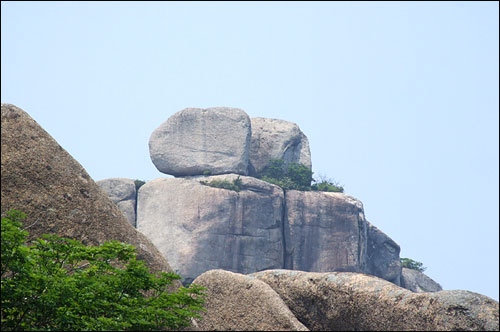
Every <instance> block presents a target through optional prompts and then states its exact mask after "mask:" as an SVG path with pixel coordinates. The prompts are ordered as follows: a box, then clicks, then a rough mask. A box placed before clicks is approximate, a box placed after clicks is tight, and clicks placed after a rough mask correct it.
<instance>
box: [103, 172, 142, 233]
mask: <svg viewBox="0 0 500 332" xmlns="http://www.w3.org/2000/svg"><path fill="white" fill-rule="evenodd" d="M96 183H97V184H98V185H99V186H100V187H101V189H102V190H104V192H105V193H106V194H107V195H108V197H109V198H110V199H111V200H112V201H113V202H114V203H115V204H116V205H117V206H118V208H119V209H120V211H122V212H123V214H124V215H125V217H127V220H128V221H129V223H130V224H131V225H132V226H134V227H135V206H136V198H137V193H136V190H135V181H134V180H132V179H126V178H111V179H104V180H101V181H97V182H96Z"/></svg>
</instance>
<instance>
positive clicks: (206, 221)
mask: <svg viewBox="0 0 500 332" xmlns="http://www.w3.org/2000/svg"><path fill="white" fill-rule="evenodd" d="M237 178H238V176H237V175H235V174H227V175H218V176H210V177H193V178H160V179H156V180H153V181H149V182H147V183H146V184H145V185H143V186H142V187H141V188H140V189H139V193H138V207H137V229H138V230H139V231H140V232H142V233H143V234H145V235H146V236H147V237H148V238H149V239H150V240H151V241H152V242H153V243H154V244H155V245H156V247H157V248H158V249H159V250H160V251H161V252H162V254H163V255H164V256H165V257H166V258H167V260H168V261H169V263H170V264H171V265H172V267H173V268H174V269H175V270H176V271H177V273H179V274H180V275H181V276H182V277H184V279H185V281H186V282H189V281H192V280H193V279H194V278H196V277H197V276H198V275H200V274H201V273H203V272H205V271H208V270H211V269H225V270H228V271H233V272H239V273H251V272H256V271H261V270H265V269H272V268H280V267H282V266H283V259H284V257H283V254H284V248H283V212H284V205H283V191H282V189H281V188H280V187H278V186H275V185H272V184H269V183H267V182H264V181H260V180H258V179H255V178H252V177H246V176H241V177H240V179H241V182H242V190H241V191H240V192H236V191H233V190H227V189H221V188H214V187H210V186H207V185H203V184H201V183H200V181H207V182H211V181H214V180H219V181H223V180H226V181H228V182H232V181H233V180H235V179H237Z"/></svg>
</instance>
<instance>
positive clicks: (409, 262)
mask: <svg viewBox="0 0 500 332" xmlns="http://www.w3.org/2000/svg"><path fill="white" fill-rule="evenodd" d="M399 260H400V262H401V266H402V267H406V268H408V269H412V270H417V271H420V272H424V271H425V270H426V269H427V268H426V267H424V264H423V263H421V262H417V261H414V260H413V259H410V258H400V259H399Z"/></svg>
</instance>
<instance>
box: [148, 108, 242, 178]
mask: <svg viewBox="0 0 500 332" xmlns="http://www.w3.org/2000/svg"><path fill="white" fill-rule="evenodd" d="M250 126H251V124H250V118H249V117H248V115H247V114H246V113H245V112H244V111H242V110H240V109H237V108H229V107H214V108H207V109H199V108H186V109H184V110H182V111H179V112H177V113H175V114H174V115H172V116H171V117H170V118H168V120H167V121H165V122H164V123H162V124H161V125H160V126H159V127H158V128H157V129H156V130H155V131H154V132H153V134H152V135H151V138H150V139H149V152H150V155H151V160H152V161H153V164H154V165H155V166H156V168H158V170H159V171H160V172H162V173H166V174H171V175H175V176H186V175H202V174H226V173H236V174H247V168H248V158H249V151H250V137H251V128H250Z"/></svg>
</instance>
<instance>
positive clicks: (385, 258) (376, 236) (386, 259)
mask: <svg viewBox="0 0 500 332" xmlns="http://www.w3.org/2000/svg"><path fill="white" fill-rule="evenodd" d="M367 224H368V248H367V256H368V258H367V259H368V270H367V272H368V273H370V274H373V275H375V276H377V277H380V278H382V279H385V280H387V281H390V282H392V283H394V284H396V285H398V286H399V285H400V284H401V283H400V281H401V280H400V279H401V262H400V259H399V253H400V251H401V248H400V247H399V245H398V244H397V243H396V242H394V241H393V240H392V239H391V238H390V237H388V236H387V235H386V234H385V233H384V232H382V231H381V230H380V229H378V228H377V227H375V226H373V225H372V224H370V223H369V222H367Z"/></svg>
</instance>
